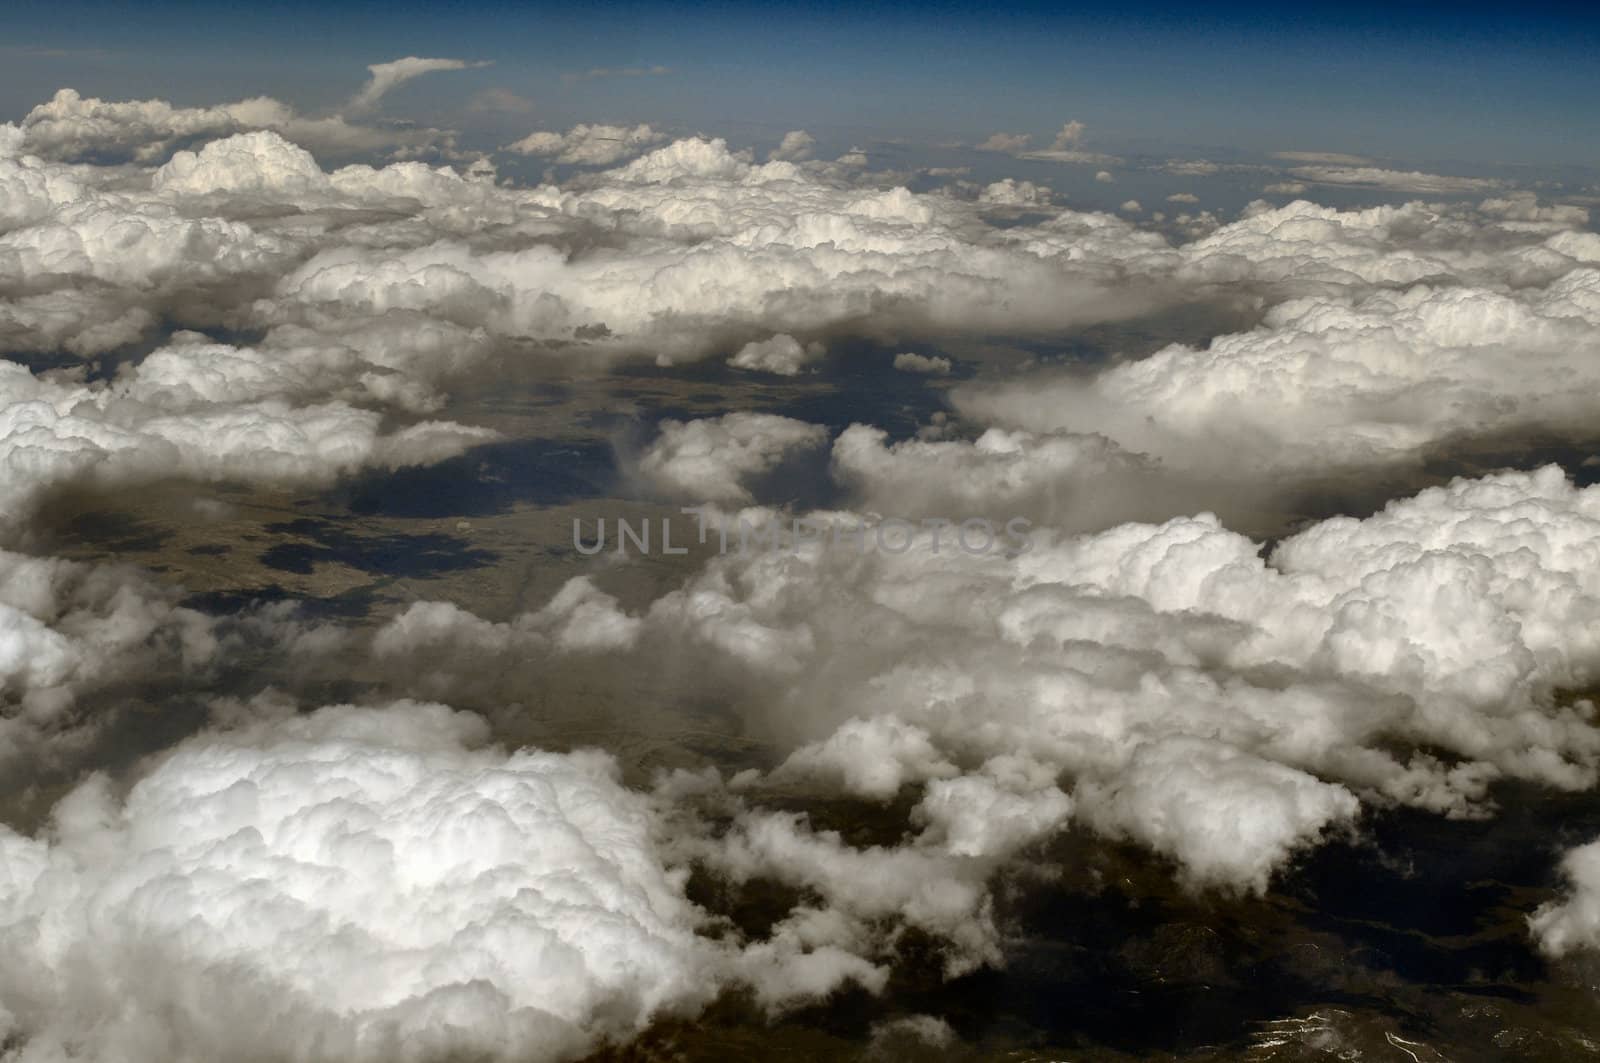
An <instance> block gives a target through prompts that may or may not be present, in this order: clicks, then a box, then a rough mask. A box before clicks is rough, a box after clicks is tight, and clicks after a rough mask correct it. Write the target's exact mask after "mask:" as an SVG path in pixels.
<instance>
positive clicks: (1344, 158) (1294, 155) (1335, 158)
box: [1272, 151, 1372, 166]
mask: <svg viewBox="0 0 1600 1063" xmlns="http://www.w3.org/2000/svg"><path fill="white" fill-rule="evenodd" d="M1272 157H1273V158H1274V159H1283V160H1285V161H1287V162H1320V163H1327V164H1328V165H1330V166H1368V165H1370V164H1371V163H1372V160H1371V159H1369V158H1367V157H1365V156H1363V155H1346V154H1343V153H1342V152H1337V151H1275V152H1273V153H1272Z"/></svg>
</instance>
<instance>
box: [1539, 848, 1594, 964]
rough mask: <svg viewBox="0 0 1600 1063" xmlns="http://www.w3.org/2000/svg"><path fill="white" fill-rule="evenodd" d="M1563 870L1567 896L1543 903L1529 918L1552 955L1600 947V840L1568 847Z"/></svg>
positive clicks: (1562, 860) (1543, 949) (1544, 950)
mask: <svg viewBox="0 0 1600 1063" xmlns="http://www.w3.org/2000/svg"><path fill="white" fill-rule="evenodd" d="M1561 871H1562V874H1563V875H1564V876H1565V877H1566V880H1567V887H1568V889H1567V895H1566V897H1564V898H1563V899H1561V900H1559V901H1551V902H1549V903H1546V904H1543V905H1540V907H1539V910H1538V911H1536V912H1535V913H1534V914H1533V915H1532V916H1531V917H1530V918H1529V919H1528V927H1529V930H1530V931H1531V932H1532V934H1533V937H1534V939H1535V940H1536V941H1537V943H1538V945H1539V948H1540V950H1541V951H1543V952H1544V953H1545V954H1546V955H1549V956H1552V957H1560V956H1565V955H1567V954H1568V953H1571V952H1574V951H1577V950H1592V949H1594V948H1596V947H1600V842H1590V843H1589V844H1587V845H1580V846H1578V847H1577V848H1575V849H1572V850H1570V851H1568V852H1567V853H1566V854H1565V855H1564V856H1562V858H1561Z"/></svg>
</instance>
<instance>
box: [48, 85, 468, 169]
mask: <svg viewBox="0 0 1600 1063" xmlns="http://www.w3.org/2000/svg"><path fill="white" fill-rule="evenodd" d="M386 80H387V84H386V85H385V86H384V91H387V89H388V88H392V87H393V86H394V84H397V82H396V81H394V80H393V79H386ZM379 95H382V93H381V92H380V93H379ZM374 99H376V97H374ZM357 110H359V109H358V108H352V114H354V113H355V112H356V111H357ZM21 129H22V146H23V148H24V150H26V151H28V152H29V153H31V154H35V155H39V156H41V157H44V158H48V159H60V160H64V161H69V162H91V163H110V162H124V161H133V162H141V163H151V162H159V161H161V160H162V159H164V158H166V157H167V156H169V155H170V154H171V153H172V152H173V151H174V150H175V149H179V148H185V147H190V146H194V145H197V144H200V143H203V142H205V141H209V140H213V139H216V138H219V137H226V136H230V135H232V134H235V133H241V132H247V131H250V130H271V131H273V132H276V133H280V134H282V135H284V136H286V137H289V138H291V139H292V140H294V141H295V142H296V143H298V144H301V145H304V146H305V147H308V148H311V149H313V150H315V151H318V152H325V153H327V154H328V155H332V156H342V157H349V156H353V155H358V154H364V153H377V152H409V151H418V150H423V149H426V148H429V147H433V146H436V145H437V146H445V145H448V143H449V139H450V138H449V135H448V134H447V133H446V132H445V131H443V130H438V129H429V128H422V127H417V126H410V125H379V124H371V123H363V122H359V121H351V120H349V119H347V118H346V117H344V116H343V115H340V114H328V115H321V116H313V115H305V114H301V113H300V112H298V111H296V110H295V109H294V108H293V107H291V106H289V105H288V104H286V103H283V102H282V101H280V100H275V99H273V98H271V97H270V96H256V97H252V98H250V99H245V100H239V101H237V102H234V103H226V104H218V105H214V106H210V107H178V106H174V105H173V104H171V103H168V102H167V101H166V100H156V99H152V100H102V99H98V98H96V97H92V96H83V95H82V94H80V93H78V92H76V91H75V90H73V89H62V90H60V91H59V92H57V93H56V94H55V96H54V97H52V98H51V99H50V100H49V101H48V102H46V103H42V104H40V105H39V106H37V107H35V108H33V109H32V110H31V111H29V112H28V114H27V115H26V116H25V117H24V118H23V120H22V122H21Z"/></svg>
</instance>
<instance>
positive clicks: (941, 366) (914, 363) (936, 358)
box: [894, 351, 951, 376]
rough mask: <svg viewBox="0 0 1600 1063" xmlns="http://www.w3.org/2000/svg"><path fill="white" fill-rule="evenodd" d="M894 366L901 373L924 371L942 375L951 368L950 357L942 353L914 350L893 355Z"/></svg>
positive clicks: (933, 374)
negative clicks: (918, 352) (925, 352)
mask: <svg viewBox="0 0 1600 1063" xmlns="http://www.w3.org/2000/svg"><path fill="white" fill-rule="evenodd" d="M894 367H895V368H896V369H898V370H900V371H901V372H902V373H926V374H928V375H930V376H944V375H945V374H947V373H949V372H950V369H951V365H950V359H948V358H946V357H944V356H943V355H941V354H935V355H932V356H929V355H925V354H917V353H916V352H915V351H901V352H900V353H899V354H897V355H895V356H894Z"/></svg>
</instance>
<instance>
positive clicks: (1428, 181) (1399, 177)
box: [1289, 166, 1505, 195]
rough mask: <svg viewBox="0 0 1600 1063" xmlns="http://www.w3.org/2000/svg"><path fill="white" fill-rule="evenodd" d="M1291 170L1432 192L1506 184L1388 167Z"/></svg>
mask: <svg viewBox="0 0 1600 1063" xmlns="http://www.w3.org/2000/svg"><path fill="white" fill-rule="evenodd" d="M1289 172H1290V173H1291V174H1292V175H1293V176H1295V177H1296V178H1298V179H1300V180H1302V181H1310V182H1312V183H1314V184H1325V185H1357V186H1363V187H1368V188H1385V189H1392V190H1394V191H1397V192H1422V193H1424V194H1429V195H1470V194H1472V193H1475V192H1492V191H1494V190H1495V189H1499V188H1504V187H1505V182H1504V181H1498V180H1494V179H1491V178H1487V177H1446V176H1444V175H1442V174H1435V173H1421V172H1419V171H1416V170H1385V169H1381V168H1379V167H1374V166H1296V167H1295V168H1294V169H1292V170H1290V171H1289Z"/></svg>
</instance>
